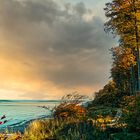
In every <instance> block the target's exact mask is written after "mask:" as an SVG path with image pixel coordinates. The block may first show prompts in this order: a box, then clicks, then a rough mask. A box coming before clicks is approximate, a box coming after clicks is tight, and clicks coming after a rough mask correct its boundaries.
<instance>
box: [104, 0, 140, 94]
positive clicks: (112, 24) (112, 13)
mask: <svg viewBox="0 0 140 140" xmlns="http://www.w3.org/2000/svg"><path fill="white" fill-rule="evenodd" d="M104 10H105V15H106V17H107V18H108V19H109V20H108V21H107V22H106V23H105V31H106V32H111V33H112V34H113V35H114V36H117V35H118V36H119V38H120V39H119V47H120V48H122V50H123V49H124V50H126V52H127V51H128V49H130V50H131V55H130V56H132V55H134V56H135V62H136V63H134V64H132V65H131V68H130V74H131V77H133V78H132V79H133V81H136V85H137V87H136V90H138V91H140V78H139V77H140V68H139V65H140V64H139V47H140V37H139V34H140V1H139V0H113V1H112V2H109V3H106V8H105V9H104ZM116 58H118V57H116ZM121 58H122V59H119V61H120V62H123V61H124V58H123V57H121ZM128 60H130V62H129V63H131V59H128ZM128 60H127V61H128ZM135 64H136V65H135ZM116 66H118V65H116ZM116 68H117V67H116ZM116 68H115V69H116ZM126 71H127V70H126ZM127 82H128V81H127ZM133 83H134V82H133ZM134 85H135V84H133V86H134ZM130 86H131V87H132V84H131V85H130ZM133 89H135V87H133Z"/></svg>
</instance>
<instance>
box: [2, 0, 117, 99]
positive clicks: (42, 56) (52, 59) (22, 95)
mask: <svg viewBox="0 0 140 140" xmlns="http://www.w3.org/2000/svg"><path fill="white" fill-rule="evenodd" d="M106 2H108V0H1V4H0V99H60V98H61V97H62V96H63V95H65V94H68V93H71V92H74V91H77V92H79V93H80V94H86V95H89V96H93V94H94V92H95V91H98V90H99V89H101V88H102V87H103V86H104V85H105V84H106V83H107V81H108V80H109V76H110V67H111V55H110V52H109V49H110V48H111V47H113V46H114V45H115V44H116V41H115V40H114V39H113V38H112V36H111V35H108V34H106V33H105V32H104V27H103V24H104V22H105V21H106V18H105V16H104V11H103V8H104V7H105V3H106Z"/></svg>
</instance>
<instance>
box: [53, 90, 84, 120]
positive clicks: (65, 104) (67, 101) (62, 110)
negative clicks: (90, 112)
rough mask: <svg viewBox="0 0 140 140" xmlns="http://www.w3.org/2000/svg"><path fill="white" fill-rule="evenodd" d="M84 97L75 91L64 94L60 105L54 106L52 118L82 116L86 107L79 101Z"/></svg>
mask: <svg viewBox="0 0 140 140" xmlns="http://www.w3.org/2000/svg"><path fill="white" fill-rule="evenodd" d="M86 98H87V97H86V96H84V95H79V94H78V93H76V92H75V93H72V94H68V95H66V96H64V97H63V98H62V102H61V103H60V105H58V106H57V107H55V108H54V118H69V117H74V118H80V117H84V116H85V115H86V109H85V108H84V107H83V106H81V105H80V103H81V102H82V101H83V100H85V99H86Z"/></svg>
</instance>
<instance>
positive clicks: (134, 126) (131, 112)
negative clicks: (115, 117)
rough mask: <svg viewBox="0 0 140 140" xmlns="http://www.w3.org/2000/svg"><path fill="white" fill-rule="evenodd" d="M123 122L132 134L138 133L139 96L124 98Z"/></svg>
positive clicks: (139, 128)
mask: <svg viewBox="0 0 140 140" xmlns="http://www.w3.org/2000/svg"><path fill="white" fill-rule="evenodd" d="M125 100H126V105H125V106H124V109H123V111H124V121H125V122H126V123H127V125H128V129H129V130H131V131H134V132H140V95H137V96H130V97H125Z"/></svg>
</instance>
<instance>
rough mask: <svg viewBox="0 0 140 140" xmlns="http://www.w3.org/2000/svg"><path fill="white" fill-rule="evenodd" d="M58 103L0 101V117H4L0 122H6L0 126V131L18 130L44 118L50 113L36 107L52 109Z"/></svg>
mask: <svg viewBox="0 0 140 140" xmlns="http://www.w3.org/2000/svg"><path fill="white" fill-rule="evenodd" d="M58 103H59V101H47V100H45V101H41V100H37V101H35V100H0V117H1V116H3V115H5V116H6V118H5V119H2V120H1V119H0V122H3V121H4V120H7V122H6V123H5V124H0V130H3V129H4V128H16V127H17V128H18V127H20V126H24V124H26V123H27V122H29V121H31V120H34V119H38V118H43V117H46V116H48V115H50V114H51V112H50V111H49V110H46V109H44V108H41V107H38V106H49V107H50V108H52V107H54V106H55V105H57V104H58Z"/></svg>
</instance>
